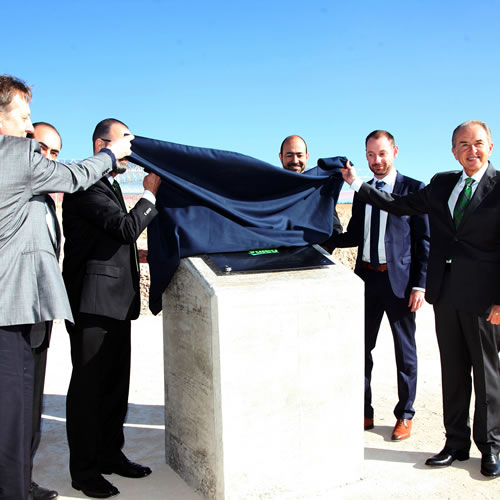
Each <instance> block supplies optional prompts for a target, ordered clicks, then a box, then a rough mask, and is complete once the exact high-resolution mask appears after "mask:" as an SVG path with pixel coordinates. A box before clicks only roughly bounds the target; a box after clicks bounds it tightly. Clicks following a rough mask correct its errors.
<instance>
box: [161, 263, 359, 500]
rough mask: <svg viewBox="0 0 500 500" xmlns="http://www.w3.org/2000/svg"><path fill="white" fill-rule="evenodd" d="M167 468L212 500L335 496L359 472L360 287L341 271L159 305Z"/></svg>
mask: <svg viewBox="0 0 500 500" xmlns="http://www.w3.org/2000/svg"><path fill="white" fill-rule="evenodd" d="M163 318H164V319H163V321H164V349H165V434H166V459H167V463H168V464H169V465H170V466H171V467H172V468H173V469H174V470H175V471H177V472H178V474H179V475H180V476H181V477H183V478H184V480H185V481H186V482H187V483H188V484H190V485H191V486H192V487H193V488H194V489H196V490H197V491H199V492H200V493H201V494H202V495H204V496H205V497H206V498H209V499H217V500H219V499H231V500H233V499H234V500H250V499H266V500H268V499H269V500H270V499H276V500H278V499H279V500H287V499H308V500H310V499H316V498H325V499H326V498H328V499H331V498H333V494H334V493H333V492H334V490H335V488H336V487H338V486H340V485H342V484H346V483H349V482H352V481H355V480H358V479H360V478H361V474H362V464H363V384H364V382H363V371H364V355H363V342H364V341H363V284H362V282H361V280H359V278H357V277H356V276H355V275H354V274H353V273H352V272H351V271H350V270H348V269H346V268H345V267H343V266H342V265H340V264H336V265H334V266H329V267H326V268H321V269H314V270H304V271H291V272H274V273H263V274H245V275H229V276H218V275H216V274H215V273H214V272H213V271H212V270H211V269H210V267H209V265H208V264H207V262H206V261H204V260H203V259H202V258H189V259H183V260H182V261H181V264H180V267H179V269H178V271H177V273H176V275H175V276H174V279H173V280H172V282H171V283H170V285H169V287H168V289H167V290H166V291H165V293H164V296H163Z"/></svg>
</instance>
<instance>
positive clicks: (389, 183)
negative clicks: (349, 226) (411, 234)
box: [361, 169, 397, 264]
mask: <svg viewBox="0 0 500 500" xmlns="http://www.w3.org/2000/svg"><path fill="white" fill-rule="evenodd" d="M396 176H397V170H395V169H392V170H391V171H390V172H389V173H388V174H387V175H386V176H385V177H384V178H382V179H376V178H375V177H374V178H373V184H372V185H373V186H375V182H376V181H384V182H385V186H383V187H382V189H381V190H380V191H385V192H387V193H392V190H393V189H394V184H395V183H396ZM371 217H372V206H371V205H368V204H367V205H366V207H365V231H364V243H363V255H362V257H361V258H362V260H363V261H365V262H370V237H371V227H370V226H371ZM386 227H387V212H385V211H384V210H380V232H379V237H378V260H379V263H380V264H386V263H387V258H386V255H385V228H386Z"/></svg>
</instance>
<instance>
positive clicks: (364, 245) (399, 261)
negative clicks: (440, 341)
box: [324, 130, 429, 441]
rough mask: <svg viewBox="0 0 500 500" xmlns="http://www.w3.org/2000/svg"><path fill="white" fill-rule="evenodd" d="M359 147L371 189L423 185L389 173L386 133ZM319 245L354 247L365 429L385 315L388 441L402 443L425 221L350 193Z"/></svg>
mask: <svg viewBox="0 0 500 500" xmlns="http://www.w3.org/2000/svg"><path fill="white" fill-rule="evenodd" d="M365 146H366V159H367V161H368V166H369V167H370V170H371V171H372V172H373V175H374V178H373V180H372V181H370V182H371V183H372V184H373V185H376V186H377V189H382V190H384V191H387V192H392V193H395V194H399V195H402V194H407V193H411V192H414V191H418V190H420V189H422V188H423V187H424V184H423V183H422V182H420V181H416V180H414V179H411V178H409V177H406V176H403V175H401V174H400V173H399V172H397V171H396V170H395V169H394V160H395V158H396V157H397V155H398V146H396V145H395V143H394V137H393V136H392V134H390V133H389V132H387V131H385V130H375V131H373V132H372V133H370V134H369V135H368V137H367V138H366V141H365ZM324 246H325V247H327V248H328V249H329V250H333V249H334V248H337V247H340V248H345V247H352V246H358V258H357V261H356V267H355V269H354V271H355V273H356V274H358V275H359V276H360V277H361V279H362V280H363V281H364V282H365V404H364V417H365V418H364V428H365V430H368V429H372V428H373V427H374V420H373V416H374V410H373V406H372V392H371V373H372V368H373V358H372V350H373V349H374V348H375V343H376V341H377V335H378V332H379V328H380V323H381V321H382V317H383V315H384V312H385V313H386V314H387V318H388V320H389V324H390V326H391V330H392V335H393V338H394V350H395V354H396V367H397V381H398V399H399V401H398V403H397V405H396V407H395V408H394V415H395V417H396V424H395V426H394V429H393V431H392V436H391V439H392V440H393V441H400V440H402V439H407V438H409V437H410V435H411V428H412V419H413V416H414V414H415V410H414V408H413V402H414V401H415V396H416V390H417V348H416V344H415V330H416V325H415V312H416V311H417V310H418V309H419V308H420V307H421V306H422V304H423V303H424V291H425V278H426V272H427V260H428V257H429V225H428V221H427V217H426V216H422V215H416V216H413V217H396V216H394V215H391V214H387V212H383V211H379V210H378V209H374V208H373V207H372V206H371V205H367V204H365V203H362V202H361V201H360V200H359V198H358V196H356V195H355V196H354V199H353V204H352V217H351V220H350V221H349V224H348V226H347V231H346V232H345V233H343V234H339V235H333V236H332V237H331V238H330V239H329V240H328V241H327V242H326V243H325V244H324Z"/></svg>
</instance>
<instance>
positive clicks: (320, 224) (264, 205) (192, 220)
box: [130, 137, 346, 314]
mask: <svg viewBox="0 0 500 500" xmlns="http://www.w3.org/2000/svg"><path fill="white" fill-rule="evenodd" d="M130 159H131V161H132V162H133V163H135V164H137V165H140V166H142V167H143V168H145V169H146V170H147V171H151V172H154V173H156V174H157V175H159V176H160V177H161V178H162V183H161V186H160V189H159V190H158V193H157V198H156V206H157V208H158V211H159V215H158V216H157V217H156V218H155V219H154V220H153V222H152V223H151V224H150V225H149V227H148V261H149V266H150V274H151V287H150V296H149V307H150V309H151V312H153V314H157V313H158V312H160V311H161V295H162V293H163V291H164V290H165V288H166V287H167V285H168V283H169V282H170V279H171V278H172V276H173V274H174V272H175V270H176V269H177V266H178V264H179V261H180V259H181V258H183V257H189V256H193V255H200V254H207V253H218V252H237V251H245V250H253V249H263V248H279V247H290V246H305V245H311V244H314V243H322V242H323V241H325V240H326V239H327V238H328V237H329V236H330V235H331V233H332V230H333V212H334V208H335V204H336V202H337V199H338V196H339V192H340V189H341V187H342V183H343V180H342V176H341V174H340V167H341V166H343V165H345V162H346V158H344V157H334V158H326V159H322V160H320V161H319V162H318V164H319V166H318V167H315V168H313V169H311V170H308V171H307V172H306V173H304V174H297V173H294V172H289V171H287V170H285V169H283V168H277V167H275V166H273V165H270V164H269V163H265V162H263V161H260V160H257V159H255V158H252V157H250V156H245V155H242V154H239V153H233V152H231V151H222V150H217V149H209V148H198V147H192V146H186V145H182V144H175V143H172V142H166V141H159V140H154V139H148V138H145V137H136V138H135V139H134V141H133V143H132V156H131V157H130Z"/></svg>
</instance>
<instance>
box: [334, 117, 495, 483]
mask: <svg viewBox="0 0 500 500" xmlns="http://www.w3.org/2000/svg"><path fill="white" fill-rule="evenodd" d="M492 149H493V142H492V138H491V131H490V129H489V127H488V125H486V123H483V122H480V121H476V120H471V121H467V122H465V123H462V124H461V125H459V126H458V127H457V128H456V129H455V130H454V132H453V136H452V152H453V155H454V156H455V159H456V160H457V161H458V162H459V163H460V164H461V165H462V167H463V171H458V172H456V171H455V172H442V173H439V174H436V175H435V176H434V177H433V178H432V179H431V182H430V183H429V184H428V185H427V186H426V187H425V188H424V189H423V190H421V191H418V192H417V193H413V194H410V195H407V196H403V197H400V198H399V197H396V196H391V195H388V194H386V193H381V192H378V191H377V190H375V189H373V188H372V187H371V186H368V185H367V184H365V183H362V181H360V180H359V179H357V178H356V172H355V171H354V169H353V168H352V166H351V165H350V164H348V166H347V168H345V169H344V170H343V173H342V175H343V177H344V180H345V181H346V182H348V183H349V184H352V186H353V188H354V189H355V190H357V191H358V195H359V197H360V199H361V200H363V201H364V202H367V203H368V202H369V203H372V204H373V205H376V206H379V207H380V208H383V209H384V210H388V211H390V212H392V213H396V214H423V213H426V214H428V216H429V222H430V231H431V233H430V234H431V236H430V241H431V250H430V256H429V266H428V272H427V283H426V300H427V301H428V302H430V303H431V304H433V306H434V314H435V318H436V334H437V339H438V344H439V351H440V356H441V376H442V386H443V387H442V388H443V418H444V426H445V429H446V444H445V447H444V448H443V450H442V451H441V452H440V453H438V454H437V455H434V456H433V457H431V458H429V459H428V460H427V461H426V464H427V465H429V466H436V467H445V466H448V465H451V464H452V462H453V461H454V460H467V459H468V458H469V449H470V444H471V443H470V437H471V436H470V434H471V432H470V426H469V405H470V398H471V393H472V378H471V368H472V372H473V374H474V392H475V408H474V430H473V438H474V442H475V443H476V445H477V447H478V448H479V451H480V452H481V455H482V458H481V473H482V474H483V475H485V476H487V477H498V476H500V461H499V457H498V454H499V451H500V361H499V355H498V354H499V352H500V326H499V325H500V173H498V172H497V171H496V170H495V169H494V168H493V165H492V164H491V163H490V162H489V157H490V155H491V151H492Z"/></svg>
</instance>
